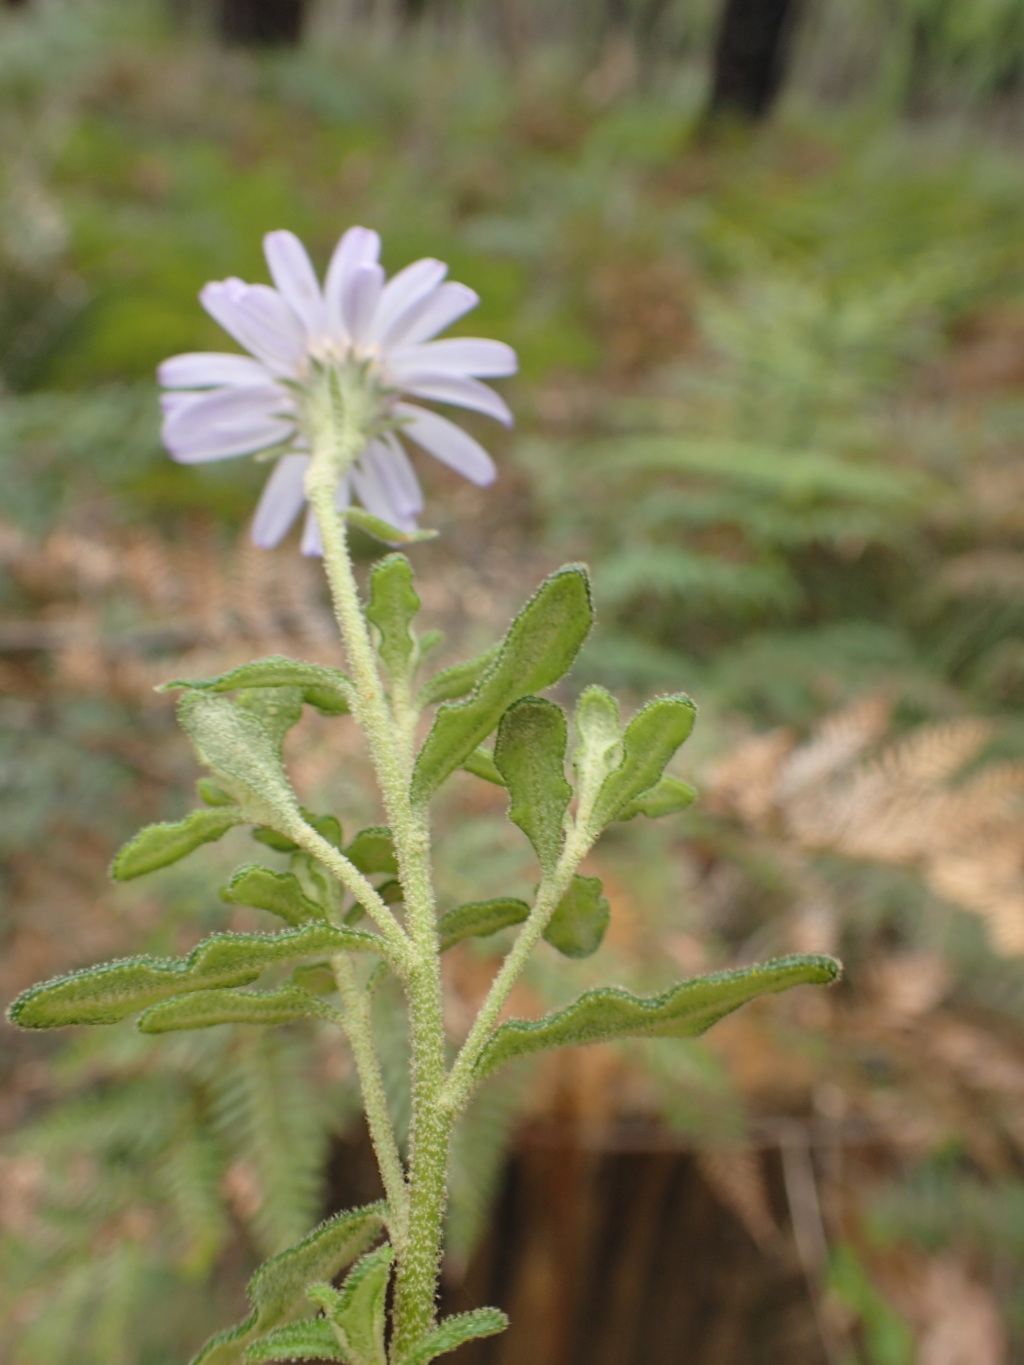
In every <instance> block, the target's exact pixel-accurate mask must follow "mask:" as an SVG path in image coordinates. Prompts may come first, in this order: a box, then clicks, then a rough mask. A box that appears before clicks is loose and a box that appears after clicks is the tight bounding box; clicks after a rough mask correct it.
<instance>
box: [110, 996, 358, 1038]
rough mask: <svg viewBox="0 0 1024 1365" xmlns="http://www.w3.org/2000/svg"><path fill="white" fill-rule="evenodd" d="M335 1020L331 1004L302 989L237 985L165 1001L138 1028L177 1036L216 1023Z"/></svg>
mask: <svg viewBox="0 0 1024 1365" xmlns="http://www.w3.org/2000/svg"><path fill="white" fill-rule="evenodd" d="M333 1018H336V1013H335V1011H334V1010H333V1009H331V1007H330V1006H329V1005H325V1004H324V1002H323V1001H322V1000H321V999H320V997H319V996H317V995H312V994H311V993H310V992H309V991H305V990H303V989H302V988H301V987H299V986H281V987H280V988H279V989H278V990H276V991H247V990H241V989H239V988H238V987H237V986H236V987H228V988H225V989H220V990H211V991H195V992H194V993H193V994H191V995H176V996H173V997H172V998H171V999H170V1000H162V1001H161V1002H160V1004H158V1005H152V1006H150V1008H149V1009H148V1010H146V1011H145V1012H144V1013H143V1014H141V1015H140V1016H139V1021H138V1024H137V1028H138V1030H139V1032H140V1033H174V1032H176V1031H179V1030H181V1029H190V1028H212V1027H213V1026H214V1025H215V1024H263V1025H266V1026H268V1027H273V1026H274V1025H277V1024H291V1023H293V1022H294V1021H295V1020H296V1019H333Z"/></svg>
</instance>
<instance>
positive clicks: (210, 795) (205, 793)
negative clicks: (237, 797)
mask: <svg viewBox="0 0 1024 1365" xmlns="http://www.w3.org/2000/svg"><path fill="white" fill-rule="evenodd" d="M196 793H197V795H198V797H199V799H200V801H204V802H205V803H206V804H207V805H208V806H233V805H234V804H235V802H234V798H233V797H232V796H231V795H229V793H228V792H226V791H225V790H224V789H223V787H218V786H217V784H216V782H213V781H211V779H210V778H208V777H201V778H200V779H199V781H198V782H197V783H196Z"/></svg>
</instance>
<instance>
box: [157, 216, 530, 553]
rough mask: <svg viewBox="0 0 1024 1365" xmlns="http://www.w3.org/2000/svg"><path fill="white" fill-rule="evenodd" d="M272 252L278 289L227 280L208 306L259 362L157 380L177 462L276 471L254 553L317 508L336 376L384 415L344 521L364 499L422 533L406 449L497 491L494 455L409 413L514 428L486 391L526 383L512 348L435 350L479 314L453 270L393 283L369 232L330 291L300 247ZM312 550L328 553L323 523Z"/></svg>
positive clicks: (196, 360)
mask: <svg viewBox="0 0 1024 1365" xmlns="http://www.w3.org/2000/svg"><path fill="white" fill-rule="evenodd" d="M264 250H265V253H266V258H267V264H268V266H269V267H270V275H271V278H272V279H273V281H274V286H275V287H274V288H271V286H270V285H265V284H246V283H244V282H243V281H242V280H239V279H227V280H221V281H217V282H214V283H211V284H207V285H206V286H205V287H204V288H203V289H202V291H201V292H200V295H199V298H200V301H201V302H202V305H203V307H204V308H205V309H206V311H207V312H208V313H209V314H210V316H211V317H212V318H214V320H215V321H216V322H218V323H219V324H220V325H221V327H223V328H224V330H225V331H226V332H227V333H228V334H229V335H230V336H232V337H233V338H234V339H235V340H236V341H237V342H239V343H240V344H241V345H242V346H244V347H245V349H246V350H247V351H248V352H249V354H248V355H247V356H246V355H237V354H235V355H228V354H218V353H198V352H197V353H193V354H189V355H178V356H173V357H172V358H171V359H170V360H165V361H164V362H163V364H162V365H161V366H160V368H159V372H158V373H159V378H160V383H161V384H162V385H163V387H164V389H165V393H164V394H163V396H162V400H161V401H162V404H163V411H164V423H163V439H164V444H165V445H166V447H167V449H168V451H169V452H170V454H171V456H172V457H173V458H174V459H175V460H178V461H180V462H181V463H182V464H203V463H205V462H207V461H209V460H223V459H230V458H233V457H234V456H236V455H252V454H257V453H260V452H262V453H264V454H265V455H266V456H268V457H273V456H276V457H277V461H276V464H275V466H274V469H273V472H272V473H271V475H270V478H269V479H268V480H267V483H266V486H265V487H264V490H263V495H262V497H261V498H260V502H259V506H258V507H257V509H256V517H255V521H254V523H253V532H252V534H253V540H254V541H255V542H256V544H257V545H260V546H263V547H265V548H269V547H270V546H273V545H276V544H277V543H278V541H280V540H281V538H282V537H283V536H284V535H285V534H286V533H287V531H288V530H289V528H290V527H291V526H292V524H293V522H294V521H295V518H296V517H297V516H298V515H299V512H300V511H301V510H302V507H303V505H304V503H305V485H304V479H305V474H306V470H307V468H308V466H309V463H310V458H311V456H310V431H309V421H308V417H309V411H310V406H309V399H310V395H311V393H312V391H313V389H314V388H315V387H316V385H317V384H318V383H322V382H323V381H324V378H325V376H327V377H330V376H331V375H335V376H347V377H348V379H349V380H350V381H351V379H352V377H353V376H355V377H356V378H357V381H358V382H359V383H361V384H362V385H363V386H364V388H365V389H368V390H370V391H372V393H373V395H374V399H375V403H376V406H377V420H376V421H375V422H374V424H373V431H372V432H371V433H370V434H369V435H368V439H367V443H366V446H365V448H364V449H363V451H362V453H361V454H360V455H359V457H358V458H357V459H356V461H355V462H354V463H353V464H352V465H351V466H350V467H349V468H348V469H345V470H344V471H342V472H341V474H340V475H339V483H338V493H337V504H338V507H339V508H344V507H347V506H348V505H349V503H350V501H351V500H352V498H353V497H355V498H358V499H359V501H360V502H361V503H362V504H363V506H364V507H365V508H366V509H367V511H369V512H371V513H372V514H373V515H374V516H377V517H380V518H381V519H382V520H384V521H386V522H388V523H390V524H391V525H393V526H397V527H398V528H399V529H401V530H406V531H410V530H413V529H414V528H415V526H416V518H417V516H418V515H419V513H420V512H421V511H422V509H423V495H422V493H421V491H420V485H419V481H418V479H417V477H416V474H415V472H414V470H413V467H412V463H411V461H410V460H409V456H408V455H407V453H406V451H405V448H404V443H403V442H404V440H406V439H407V440H409V441H412V442H413V443H414V445H416V446H418V447H420V448H421V449H423V450H425V451H426V452H427V453H428V454H430V455H433V456H434V457H435V458H436V459H438V460H441V461H442V462H443V463H444V464H447V465H449V466H450V467H451V468H452V469H455V470H457V471H458V472H459V473H460V474H462V475H464V476H465V477H466V478H467V479H470V480H471V481H472V482H473V483H476V484H481V485H483V484H488V483H490V482H491V481H492V480H493V479H494V476H495V469H494V464H493V462H492V460H491V457H490V456H489V455H488V454H487V452H486V451H485V450H484V448H483V447H482V446H481V445H480V444H479V443H478V442H477V441H476V440H474V438H473V437H472V436H470V435H469V434H468V433H467V432H465V431H463V430H462V428H461V427H458V426H456V425H455V424H454V423H453V422H450V421H449V420H448V419H447V418H446V417H442V416H441V415H440V414H439V413H437V412H433V411H431V410H430V409H428V408H424V407H421V406H420V405H419V404H418V403H411V402H409V401H408V399H409V398H418V399H426V400H427V401H428V402H435V403H448V404H453V405H454V406H456V407H462V408H469V409H472V410H473V411H475V412H482V413H485V414H487V415H488V416H489V417H494V418H496V419H497V420H498V421H499V422H502V423H504V424H505V425H507V426H508V425H511V421H512V418H511V414H510V413H509V410H508V408H507V407H506V405H505V403H504V401H503V400H502V399H501V398H500V397H499V396H498V394H496V393H495V392H494V390H493V389H491V388H488V386H487V385H486V384H481V383H480V382H479V381H480V379H481V378H491V377H498V376H501V375H509V374H514V373H515V370H516V357H515V352H514V351H513V350H512V349H511V347H509V346H506V345H504V344H503V343H502V342H500V341H482V340H478V339H476V338H470V337H458V338H449V339H448V340H445V341H435V340H433V338H434V337H436V336H437V334H438V333H439V332H441V331H443V330H444V328H446V327H448V326H449V325H450V324H451V323H453V322H455V321H456V320H457V319H458V318H460V317H462V315H463V314H464V313H467V312H468V311H469V310H470V309H471V308H473V307H475V306H476V304H477V303H478V302H479V299H478V297H477V295H476V294H475V293H474V292H473V290H472V289H469V288H467V287H466V285H464V284H454V283H452V282H450V281H446V280H445V275H446V274H447V267H446V266H445V265H443V264H442V262H441V261H435V260H422V261H416V262H414V263H413V264H412V265H409V266H406V267H405V269H404V270H400V271H399V272H398V274H397V275H394V276H393V277H392V278H391V279H390V280H387V281H385V276H384V271H383V269H382V268H381V266H380V265H379V263H378V257H379V255H380V238H379V237H378V236H377V234H376V233H375V232H371V231H369V230H368V229H367V228H360V227H354V228H350V229H349V230H348V232H346V233H345V235H344V236H343V237H342V238H341V241H340V242H339V243H338V245H337V247H336V248H335V251H334V255H333V256H332V257H331V262H330V265H329V266H328V269H327V275H326V278H325V280H324V284H323V288H322V289H321V286H320V282H319V281H318V279H317V277H316V273H315V271H314V270H313V267H312V265H311V263H310V260H309V257H308V255H307V254H306V250H305V247H304V246H303V245H302V243H301V242H300V241H299V239H298V238H297V237H296V236H295V235H294V234H293V233H291V232H271V233H268V234H267V236H266V237H265V238H264ZM302 548H303V550H304V551H305V553H307V554H318V553H319V552H320V537H319V533H318V530H317V525H316V521H315V519H314V518H313V516H312V515H311V513H307V517H306V525H305V531H304V533H303V538H302Z"/></svg>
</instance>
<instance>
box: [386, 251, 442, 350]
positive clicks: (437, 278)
mask: <svg viewBox="0 0 1024 1365" xmlns="http://www.w3.org/2000/svg"><path fill="white" fill-rule="evenodd" d="M447 274H448V267H447V266H446V265H445V264H444V262H443V261H435V260H433V259H432V258H431V257H429V256H428V257H426V258H425V259H424V260H422V261H414V262H413V263H412V265H407V266H406V267H405V269H404V270H400V271H399V272H398V274H397V275H393V276H392V277H391V279H390V280H388V282H387V284H386V285H385V286H384V292H383V294H382V295H381V298H380V306H379V307H378V309H377V315H376V317H375V318H374V319H373V326H372V328H371V329H370V340H371V341H379V342H381V343H382V344H383V345H385V346H386V345H387V344H388V341H389V339H390V334H391V331H392V329H393V328H396V327H397V328H400V327H401V321H402V318H403V316H404V315H405V313H407V312H408V310H409V309H410V308H412V307H414V306H415V305H416V304H417V303H418V302H419V301H420V299H421V298H423V296H424V295H425V294H430V293H432V292H433V290H435V289H436V288H437V286H438V285H439V284H440V283H441V281H442V280H443V279H444V277H445V275H447Z"/></svg>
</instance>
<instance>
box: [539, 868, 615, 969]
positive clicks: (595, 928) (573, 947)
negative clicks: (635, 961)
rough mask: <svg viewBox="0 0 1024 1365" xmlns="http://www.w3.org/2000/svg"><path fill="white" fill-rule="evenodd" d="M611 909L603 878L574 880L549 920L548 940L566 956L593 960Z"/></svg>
mask: <svg viewBox="0 0 1024 1365" xmlns="http://www.w3.org/2000/svg"><path fill="white" fill-rule="evenodd" d="M609 917H610V910H609V906H608V902H607V900H605V898H604V896H603V895H602V894H601V880H600V878H599V877H580V876H578V875H577V876H575V877H573V879H572V881H571V882H570V883H569V889H568V891H566V893H565V895H564V896H563V897H562V899H561V900H560V901H559V902H558V905H557V907H556V908H555V913H554V914H553V915H552V916H551V919H550V920H549V921H548V927H547V928H546V929H545V930H544V937H545V938H546V939H547V941H548V943H550V944H551V946H552V948H557V949H558V951H559V952H560V953H563V954H564V955H565V956H566V957H590V955H591V953H596V952H597V950H598V948H600V946H601V941H602V939H603V938H604V935H605V930H606V929H607V928H608V920H609Z"/></svg>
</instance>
